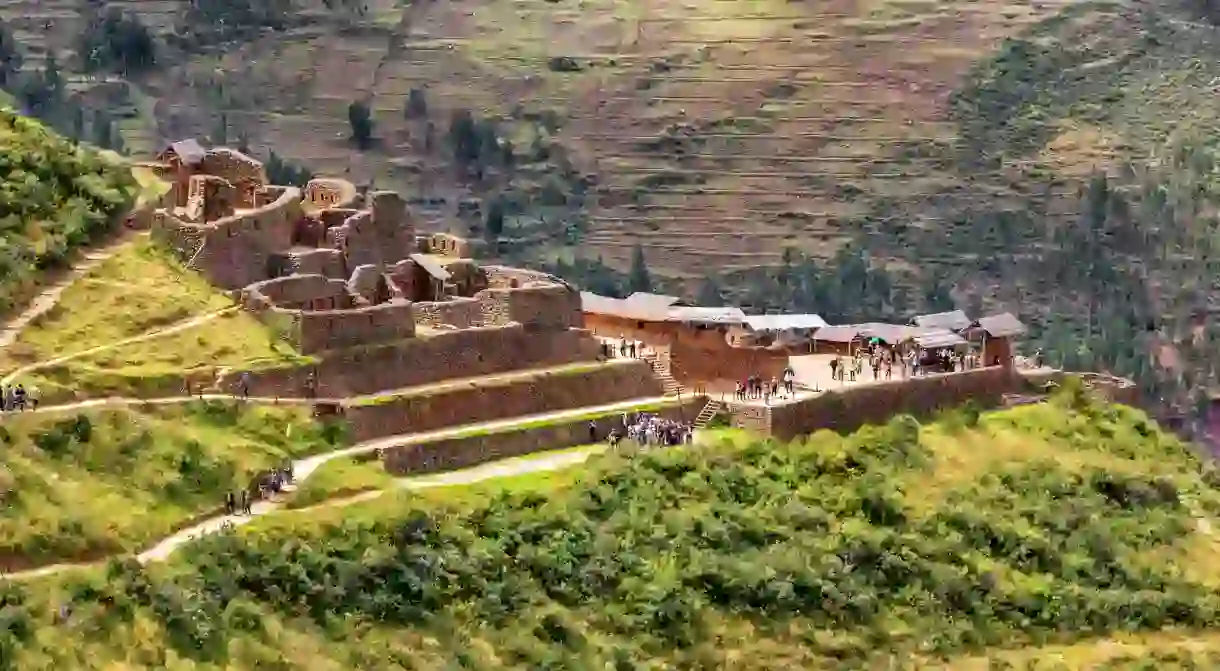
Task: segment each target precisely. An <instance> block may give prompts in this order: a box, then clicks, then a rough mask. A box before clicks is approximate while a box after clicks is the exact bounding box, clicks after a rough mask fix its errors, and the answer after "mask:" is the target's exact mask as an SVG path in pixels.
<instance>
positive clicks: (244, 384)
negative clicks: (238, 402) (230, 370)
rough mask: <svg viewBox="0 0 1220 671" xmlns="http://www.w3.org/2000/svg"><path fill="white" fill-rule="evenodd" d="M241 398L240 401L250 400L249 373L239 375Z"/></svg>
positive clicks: (243, 372)
mask: <svg viewBox="0 0 1220 671" xmlns="http://www.w3.org/2000/svg"><path fill="white" fill-rule="evenodd" d="M241 397H242V400H247V401H248V400H250V373H249V372H248V371H242V374H241Z"/></svg>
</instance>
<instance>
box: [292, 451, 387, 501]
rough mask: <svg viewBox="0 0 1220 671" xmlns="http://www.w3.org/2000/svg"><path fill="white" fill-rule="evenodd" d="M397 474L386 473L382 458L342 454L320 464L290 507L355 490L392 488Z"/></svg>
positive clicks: (336, 497) (301, 486) (339, 496)
mask: <svg viewBox="0 0 1220 671" xmlns="http://www.w3.org/2000/svg"><path fill="white" fill-rule="evenodd" d="M393 484H394V476H392V475H390V474H389V473H386V471H385V468H384V467H383V466H382V465H381V462H380V461H377V460H369V459H367V458H366V459H357V458H354V457H339V458H336V459H332V460H330V461H328V462H326V463H325V464H322V465H321V466H319V467H318V470H316V471H314V472H313V474H311V475H310V476H309V479H307V480H305V481H303V482H302V483H301V484H300V485H299V486H298V489H297V490H296V491H295V492H293V494H292V498H291V499H289V500H288V504H287V507H288V508H308V507H310V506H315V505H318V504H319V503H323V502H325V501H329V500H332V499H340V498H343V497H345V496H349V495H352V494H359V493H361V492H368V491H374V490H379V489H388V488H389V487H391V486H392V485H393Z"/></svg>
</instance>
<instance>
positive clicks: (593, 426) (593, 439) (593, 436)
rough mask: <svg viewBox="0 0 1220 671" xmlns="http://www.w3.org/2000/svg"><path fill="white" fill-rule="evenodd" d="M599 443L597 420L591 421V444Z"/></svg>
mask: <svg viewBox="0 0 1220 671" xmlns="http://www.w3.org/2000/svg"><path fill="white" fill-rule="evenodd" d="M596 442H597V420H594V419H591V420H589V443H590V444H593V443H596Z"/></svg>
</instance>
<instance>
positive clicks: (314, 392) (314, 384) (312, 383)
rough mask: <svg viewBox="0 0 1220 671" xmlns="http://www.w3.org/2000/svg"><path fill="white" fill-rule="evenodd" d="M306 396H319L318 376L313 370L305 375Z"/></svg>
mask: <svg viewBox="0 0 1220 671" xmlns="http://www.w3.org/2000/svg"><path fill="white" fill-rule="evenodd" d="M305 396H306V398H317V396H318V377H317V375H315V374H314V372H313V371H309V375H307V376H305Z"/></svg>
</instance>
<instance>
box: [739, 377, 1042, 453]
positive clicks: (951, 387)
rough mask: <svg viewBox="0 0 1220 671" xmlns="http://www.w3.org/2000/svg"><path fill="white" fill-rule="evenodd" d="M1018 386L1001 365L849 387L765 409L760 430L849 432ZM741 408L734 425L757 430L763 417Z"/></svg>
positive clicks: (996, 400) (992, 400) (986, 401)
mask: <svg viewBox="0 0 1220 671" xmlns="http://www.w3.org/2000/svg"><path fill="white" fill-rule="evenodd" d="M1023 388H1025V381H1024V380H1023V379H1022V378H1021V376H1020V375H1018V374H1017V373H1015V372H1014V371H1012V370H1010V369H1006V368H1003V367H992V368H982V369H978V370H973V371H967V372H963V373H945V374H941V375H928V376H926V377H918V378H913V379H910V380H901V381H893V382H888V383H878V384H868V385H860V386H856V387H848V388H846V389H844V390H842V391H828V392H825V393H822V394H819V395H818V396H814V397H812V398H807V399H802V400H798V401H795V402H792V403H781V404H778V405H772V406H771V407H770V408H766V409H765V411H766V415H767V419H766V421H765V425H766V428H765V429H764V430H762V432H763V433H767V434H770V435H773V436H776V437H777V438H783V439H788V438H792V437H794V436H798V435H802V434H807V433H813V432H814V431H817V430H819V429H832V430H836V431H850V430H853V429H856V428H858V427H860V426H863V425H865V424H883V423H885V422H887V421H889V419H890V418H892V417H894V416H895V415H899V414H903V413H909V414H916V415H918V414H925V413H930V412H933V411H936V410H938V409H942V408H952V407H954V406H958V405H961V404H963V403H965V402H966V401H970V400H973V401H974V402H975V403H978V404H979V405H980V406H982V407H985V408H986V407H992V406H996V405H999V404H1000V403H1001V401H1002V400H1003V395H1004V394H1005V393H1012V392H1017V391H1020V390H1021V389H1023ZM741 408H742V406H735V407H734V408H733V423H734V425H738V423H739V422H741V424H742V425H745V424H752V425H754V426H752V427H751V428H755V430H758V429H757V426H758V425H759V424H761V423H763V422H759V421H758V420H757V418H753V417H746V416H743V417H741V418H740V419H739V417H738V415H739V414H740V410H741ZM752 412H756V410H755V411H752Z"/></svg>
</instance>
